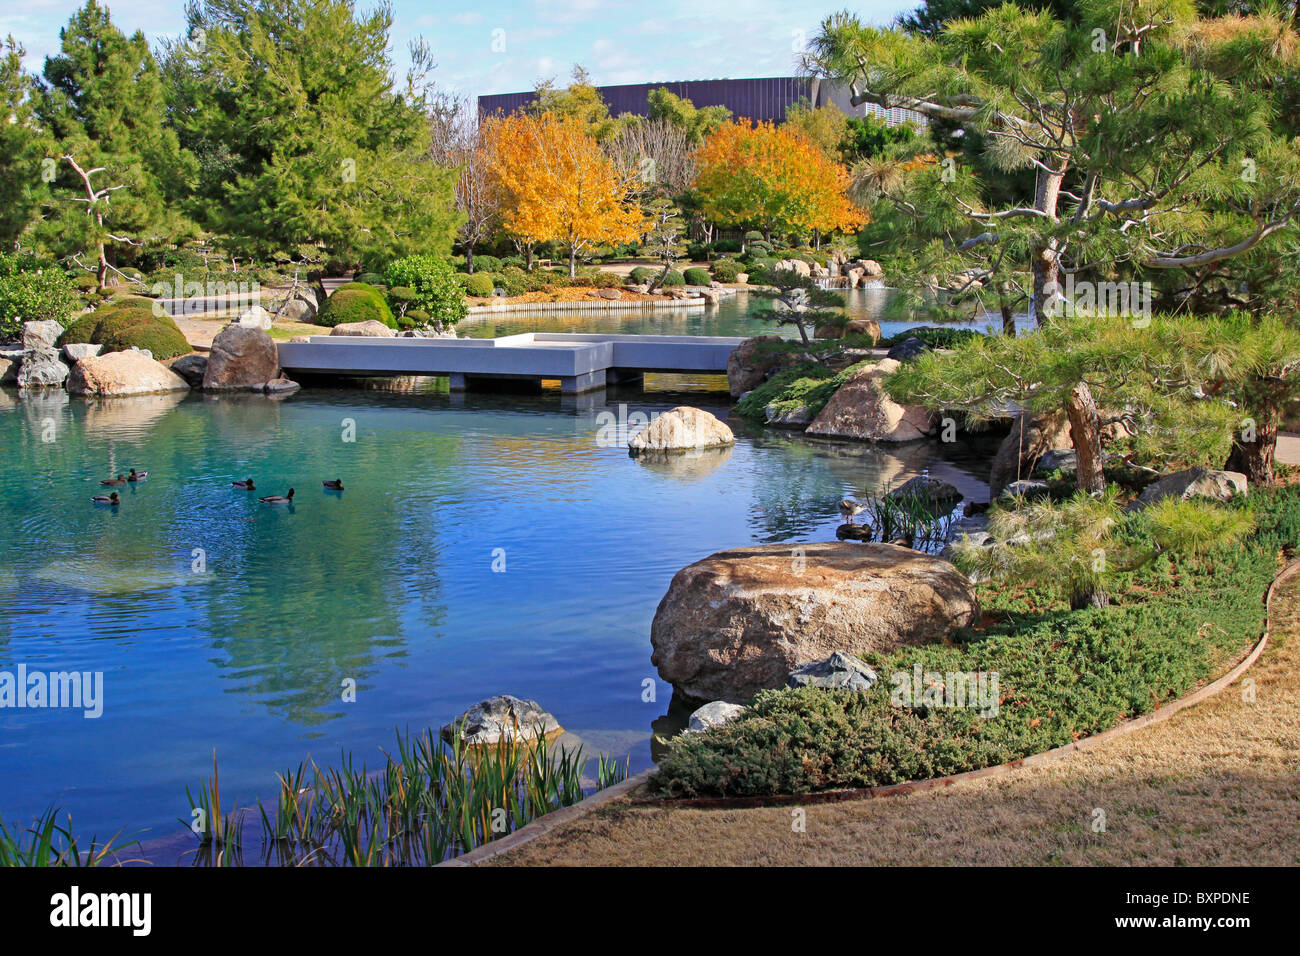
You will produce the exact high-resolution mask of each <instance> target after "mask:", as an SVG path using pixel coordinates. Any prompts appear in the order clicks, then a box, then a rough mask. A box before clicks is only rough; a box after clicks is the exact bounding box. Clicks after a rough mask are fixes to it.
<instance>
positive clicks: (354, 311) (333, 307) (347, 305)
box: [316, 282, 397, 329]
mask: <svg viewBox="0 0 1300 956" xmlns="http://www.w3.org/2000/svg"><path fill="white" fill-rule="evenodd" d="M371 319H373V320H375V321H376V322H382V323H384V325H386V326H388V327H389V328H390V329H395V328H397V319H396V318H394V317H393V310H392V309H390V308H389V307H388V303H387V302H385V301H384V294H383V293H382V292H380V291H379V290H378V289H376V288H375V287H374V286H372V285H368V284H367V283H364V282H349V283H347V284H346V285H341V286H339V287H338V289H336V290H335V291H334V294H333V295H331V296H330V297H329V298H328V299H326V300H325V304H324V305H323V306H322V307H321V310H320V312H319V313H317V315H316V321H317V322H319V323H320V324H321V325H328V326H335V325H342V324H343V323H345V322H366V321H369V320H371Z"/></svg>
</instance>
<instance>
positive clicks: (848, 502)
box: [840, 498, 866, 524]
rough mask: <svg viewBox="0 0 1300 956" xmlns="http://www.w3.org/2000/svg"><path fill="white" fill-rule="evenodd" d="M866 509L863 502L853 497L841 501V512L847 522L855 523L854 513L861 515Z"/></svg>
mask: <svg viewBox="0 0 1300 956" xmlns="http://www.w3.org/2000/svg"><path fill="white" fill-rule="evenodd" d="M864 510H866V509H864V508H863V507H862V505H861V504H859V503H858V502H856V501H854V500H853V499H852V498H845V499H844V500H843V501H841V502H840V514H842V515H843V516H844V521H845V523H846V524H853V517H854V515H859V514H861V513H862V512H863V511H864Z"/></svg>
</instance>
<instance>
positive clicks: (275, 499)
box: [257, 488, 293, 505]
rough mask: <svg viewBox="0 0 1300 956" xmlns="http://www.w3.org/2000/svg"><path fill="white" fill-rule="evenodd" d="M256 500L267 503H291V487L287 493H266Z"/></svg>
mask: <svg viewBox="0 0 1300 956" xmlns="http://www.w3.org/2000/svg"><path fill="white" fill-rule="evenodd" d="M257 500H258V501H261V502H263V503H264V504H268V505H290V504H293V489H292V488H290V489H289V493H288V494H287V495H266V496H265V497H263V498H258V499H257Z"/></svg>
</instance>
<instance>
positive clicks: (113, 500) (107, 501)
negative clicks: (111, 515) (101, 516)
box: [90, 491, 121, 508]
mask: <svg viewBox="0 0 1300 956" xmlns="http://www.w3.org/2000/svg"><path fill="white" fill-rule="evenodd" d="M90 500H91V501H93V502H94V503H95V504H97V505H112V506H113V507H114V508H116V507H117V506H118V505H119V504H121V499H120V498H118V496H117V492H116V491H115V492H113V493H112V494H111V495H95V497H93V498H91V499H90Z"/></svg>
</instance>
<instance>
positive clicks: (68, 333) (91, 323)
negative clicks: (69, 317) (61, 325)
mask: <svg viewBox="0 0 1300 956" xmlns="http://www.w3.org/2000/svg"><path fill="white" fill-rule="evenodd" d="M99 319H100V317H99V316H98V315H97V314H96V313H94V312H91V313H90V314H88V315H83V316H81V317H80V318H78V319H74V320H73V321H72V324H71V325H69V326H68V327H67V328H65V329H64V330H63V334H62V335H60V336H59V340H58V342H56V343H55V344H56V345H57V346H58V347H59V348H63V346H65V345H87V344H90V341H91V337H92V336H93V335H94V334H95V329H96V328H98V327H99Z"/></svg>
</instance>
